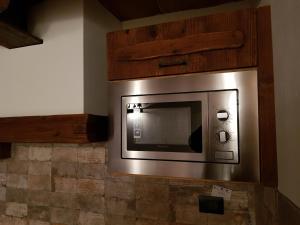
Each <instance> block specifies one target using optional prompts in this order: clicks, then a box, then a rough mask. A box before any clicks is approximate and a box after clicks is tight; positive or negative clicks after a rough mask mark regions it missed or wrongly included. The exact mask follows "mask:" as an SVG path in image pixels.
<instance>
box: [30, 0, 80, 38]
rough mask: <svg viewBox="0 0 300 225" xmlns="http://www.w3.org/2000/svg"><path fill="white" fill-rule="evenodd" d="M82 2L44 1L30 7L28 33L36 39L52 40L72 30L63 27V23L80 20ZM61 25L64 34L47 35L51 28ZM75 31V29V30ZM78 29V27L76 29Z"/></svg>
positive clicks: (77, 0) (64, 0)
mask: <svg viewBox="0 0 300 225" xmlns="http://www.w3.org/2000/svg"><path fill="white" fill-rule="evenodd" d="M82 16H83V0H44V1H41V2H40V3H37V4H36V5H34V6H33V7H32V9H31V10H30V12H29V18H28V31H29V32H30V33H32V34H34V35H36V36H38V37H42V38H43V37H45V36H51V37H52V38H53V37H54V36H53V35H55V36H59V35H64V33H66V32H68V31H70V30H74V28H75V27H65V26H63V24H64V23H63V21H69V20H76V19H82ZM56 23H61V24H62V25H61V27H62V29H63V31H64V32H54V33H53V32H52V33H51V34H50V33H48V31H49V30H50V28H51V26H53V25H54V24H56ZM75 29H76V28H75ZM78 29H80V27H78Z"/></svg>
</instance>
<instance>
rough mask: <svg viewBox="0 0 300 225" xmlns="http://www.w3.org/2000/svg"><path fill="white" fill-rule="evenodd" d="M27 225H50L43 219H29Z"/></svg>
mask: <svg viewBox="0 0 300 225" xmlns="http://www.w3.org/2000/svg"><path fill="white" fill-rule="evenodd" d="M28 225H50V223H49V222H45V221H40V220H29V224H28Z"/></svg>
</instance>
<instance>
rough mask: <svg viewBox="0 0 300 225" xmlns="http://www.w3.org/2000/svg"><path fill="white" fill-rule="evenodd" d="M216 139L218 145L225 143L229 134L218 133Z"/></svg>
mask: <svg viewBox="0 0 300 225" xmlns="http://www.w3.org/2000/svg"><path fill="white" fill-rule="evenodd" d="M218 138H219V142H220V143H226V142H227V141H228V140H229V133H228V132H227V131H224V130H222V131H219V132H218Z"/></svg>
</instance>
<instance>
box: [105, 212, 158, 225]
mask: <svg viewBox="0 0 300 225" xmlns="http://www.w3.org/2000/svg"><path fill="white" fill-rule="evenodd" d="M135 221H136V218H135V217H130V216H120V215H110V214H107V213H106V214H105V225H135ZM153 225H154V224H153Z"/></svg>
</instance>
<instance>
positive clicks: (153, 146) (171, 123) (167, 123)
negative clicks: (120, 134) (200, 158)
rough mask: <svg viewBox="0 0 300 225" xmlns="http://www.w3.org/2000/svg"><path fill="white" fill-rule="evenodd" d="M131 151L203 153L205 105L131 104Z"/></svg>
mask: <svg viewBox="0 0 300 225" xmlns="http://www.w3.org/2000/svg"><path fill="white" fill-rule="evenodd" d="M126 107H127V126H126V127H127V150H128V151H158V152H192V153H202V148H203V145H202V104H201V101H187V102H159V103H130V104H127V105H126Z"/></svg>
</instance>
